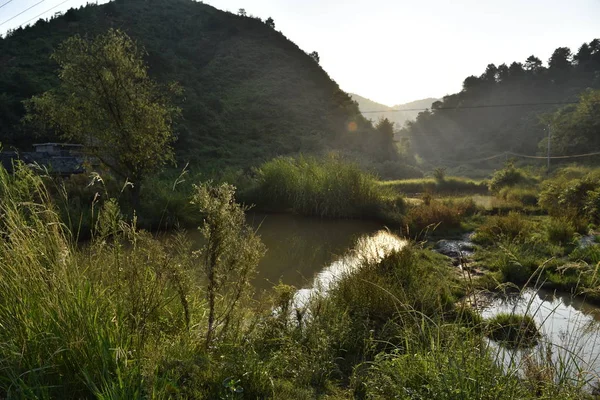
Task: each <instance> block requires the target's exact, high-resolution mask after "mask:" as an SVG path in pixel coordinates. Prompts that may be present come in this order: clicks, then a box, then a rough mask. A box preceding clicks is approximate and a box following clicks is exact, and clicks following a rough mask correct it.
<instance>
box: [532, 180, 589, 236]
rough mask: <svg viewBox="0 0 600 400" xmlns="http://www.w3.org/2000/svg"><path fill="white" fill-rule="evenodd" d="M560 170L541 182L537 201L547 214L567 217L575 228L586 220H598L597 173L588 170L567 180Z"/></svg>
mask: <svg viewBox="0 0 600 400" xmlns="http://www.w3.org/2000/svg"><path fill="white" fill-rule="evenodd" d="M567 176H568V174H567V175H565V174H561V173H560V172H559V173H558V174H557V175H556V176H555V177H553V178H552V179H549V180H548V181H546V182H544V183H543V185H542V191H541V192H540V197H539V204H540V206H542V207H543V208H544V209H545V210H547V211H548V213H549V214H550V215H554V216H561V217H566V218H569V219H570V220H571V222H572V223H573V224H574V225H575V227H576V229H577V230H578V231H582V232H583V231H585V225H586V224H587V223H597V222H598V221H600V220H599V219H598V218H599V217H598V215H599V213H598V211H599V210H600V208H599V206H600V189H598V188H599V187H600V176H599V174H597V173H595V172H589V173H587V174H586V175H584V176H583V177H581V178H579V179H568V178H567Z"/></svg>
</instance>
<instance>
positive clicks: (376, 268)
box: [0, 165, 598, 399]
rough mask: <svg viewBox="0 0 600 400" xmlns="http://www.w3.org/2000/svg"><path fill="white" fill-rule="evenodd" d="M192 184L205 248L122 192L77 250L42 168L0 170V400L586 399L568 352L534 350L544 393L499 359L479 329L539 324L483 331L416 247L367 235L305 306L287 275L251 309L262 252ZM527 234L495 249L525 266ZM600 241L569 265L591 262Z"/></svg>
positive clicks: (234, 217) (590, 280) (218, 194)
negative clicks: (563, 361) (148, 225)
mask: <svg viewBox="0 0 600 400" xmlns="http://www.w3.org/2000/svg"><path fill="white" fill-rule="evenodd" d="M193 194H194V207H196V208H198V209H199V210H200V211H201V212H202V214H203V216H204V219H205V221H204V223H203V225H202V227H201V229H202V231H203V233H204V236H205V240H204V242H203V243H201V245H202V249H201V250H200V251H197V252H195V251H193V250H192V246H191V244H190V243H189V242H188V240H187V239H186V236H185V235H184V234H182V233H178V234H174V235H172V237H171V239H169V240H156V239H155V238H153V237H152V235H150V234H148V233H146V232H143V231H140V230H139V229H138V228H137V226H136V221H135V220H133V221H132V222H128V221H127V220H126V219H124V217H123V213H122V211H121V210H120V208H119V207H118V205H117V202H116V201H115V200H113V199H106V200H105V201H103V202H102V203H98V204H96V208H95V210H94V215H96V218H95V219H94V222H93V224H92V226H93V228H92V235H91V238H90V240H89V241H88V242H86V243H85V244H78V245H76V244H75V243H74V242H73V241H72V236H73V235H72V234H71V233H70V232H68V230H67V229H66V226H65V225H64V224H62V223H61V220H60V216H59V214H58V212H57V211H56V206H55V205H54V204H53V203H52V201H51V194H50V193H49V192H48V190H47V189H46V188H45V186H44V181H43V178H42V177H40V176H37V175H36V174H35V173H34V172H33V171H32V170H30V169H28V168H25V167H23V166H20V165H18V166H17V168H16V171H15V174H13V175H10V174H8V173H7V172H6V171H5V170H4V169H2V168H0V214H1V215H2V217H3V218H1V219H0V289H1V290H0V294H1V295H0V325H1V326H2V330H0V343H1V344H2V346H0V367H1V369H2V371H3V373H2V374H1V376H0V397H2V398H64V399H78V398H99V399H105V398H127V399H141V398H181V399H184V398H210V399H213V398H214V399H219V398H299V399H311V398H317V397H329V398H349V397H352V396H354V397H357V398H393V397H398V398H407V399H410V398H452V399H463V398H485V399H487V398H495V399H512V398H523V399H529V398H531V399H534V398H536V399H539V398H548V399H550V398H565V399H568V398H573V399H576V398H583V397H584V396H585V392H584V391H583V390H584V389H582V388H583V387H584V383H585V380H586V378H585V374H581V375H577V376H575V377H574V378H573V380H569V381H568V382H565V381H564V380H557V379H555V378H556V376H558V375H559V374H566V370H567V369H569V368H573V369H575V368H578V366H577V365H576V364H577V362H576V361H574V364H572V365H571V364H570V365H564V366H563V367H562V368H565V369H564V370H562V371H561V370H559V369H557V367H556V365H554V364H553V362H552V359H551V357H549V358H548V359H545V360H542V364H540V365H539V370H545V371H551V373H549V374H547V375H548V378H547V379H546V380H544V382H543V383H544V385H543V387H541V386H540V384H539V383H540V381H539V375H535V374H531V371H530V369H528V368H529V366H528V365H525V368H524V367H523V365H517V366H512V365H511V366H504V367H502V366H500V365H499V364H498V363H497V359H496V358H495V357H496V356H497V353H495V352H494V347H490V346H488V345H487V343H488V342H487V341H486V340H485V337H484V334H486V333H487V334H489V335H491V336H492V337H494V338H496V339H499V340H506V341H509V343H523V340H524V339H523V340H522V339H521V336H525V337H527V338H533V337H535V336H536V334H535V332H534V329H533V328H532V327H531V325H530V324H529V322H528V321H527V320H526V319H523V318H520V317H519V316H506V317H503V318H501V319H498V320H493V321H488V322H487V323H486V322H482V321H481V317H480V316H479V314H477V312H476V311H473V310H466V309H464V306H460V307H457V306H456V302H457V300H458V299H459V298H462V297H463V296H464V295H465V292H466V291H467V286H468V285H469V284H467V282H466V281H465V280H464V279H462V278H460V277H459V276H458V274H456V273H455V271H453V270H452V268H451V267H450V265H449V262H448V259H447V258H446V257H444V256H442V255H439V254H437V253H434V252H432V251H429V250H424V249H423V248H421V247H419V246H418V245H415V244H410V243H406V244H405V245H404V247H401V248H399V249H397V250H395V251H389V252H387V253H386V254H378V255H377V256H374V257H364V258H361V257H360V256H359V255H360V254H362V253H361V251H360V249H361V248H360V247H359V245H360V243H363V245H364V246H365V248H363V249H362V250H364V251H367V252H369V254H370V250H371V251H372V250H373V248H370V247H369V246H368V244H370V242H362V241H360V240H359V241H358V243H357V248H356V251H355V252H352V253H351V254H350V256H356V260H357V262H358V264H356V269H355V270H354V271H352V272H351V273H347V274H343V275H342V276H341V277H340V278H339V281H338V284H337V285H334V286H333V287H331V288H330V290H329V291H328V292H327V294H326V295H317V294H315V296H313V297H312V298H311V299H310V300H309V301H308V303H307V306H306V308H303V307H302V308H298V309H296V307H297V303H295V300H296V293H297V292H296V290H295V288H293V287H291V286H287V285H284V284H279V285H277V286H276V288H275V290H274V291H273V293H272V294H271V298H270V300H271V301H268V302H264V303H263V302H262V301H261V299H259V298H254V299H253V300H252V301H251V303H249V302H247V301H244V298H247V297H248V295H249V294H250V291H248V290H247V289H248V285H247V284H248V279H249V277H250V276H251V272H252V270H253V268H254V267H255V266H256V262H257V259H258V258H259V257H260V256H261V255H262V253H263V251H264V248H263V246H262V245H261V243H260V240H259V239H258V237H257V236H256V235H255V233H254V232H253V231H251V230H250V229H249V228H248V226H247V225H246V224H245V222H244V215H243V210H244V208H243V207H241V206H239V205H238V204H236V203H235V201H234V198H233V194H234V190H233V188H232V187H231V186H230V185H227V184H220V185H211V184H206V183H205V184H201V185H198V186H196V188H195V191H194V193H193ZM536 226H537V227H538V228H539V227H540V226H541V224H538V225H536ZM531 236H532V237H530V238H528V239H527V241H526V242H523V243H521V242H519V241H518V240H516V239H515V240H513V242H508V241H506V242H501V243H499V245H500V246H503V247H504V248H505V249H506V250H507V252H510V253H513V254H514V255H515V259H517V260H519V262H520V263H521V264H522V265H524V266H527V268H529V269H530V270H531V268H533V266H532V265H534V264H537V265H540V264H539V254H540V253H544V252H545V253H548V249H549V248H548V247H546V248H545V249H543V250H542V249H541V248H539V249H538V248H536V247H535V246H537V245H539V246H541V244H543V243H545V242H546V240H545V238H544V239H539V240H537V241H536V239H535V235H531ZM511 246H512V247H511ZM594 246H596V247H597V245H594ZM594 246H590V247H594ZM596 250H597V249H596ZM596 250H590V252H589V253H585V254H584V253H575V252H573V253H572V254H571V255H570V257H571V258H577V257H580V258H583V257H588V258H586V260H589V261H590V262H592V261H593V260H594V258H593V256H594V254H595V253H594V252H595V251H596ZM527 252H529V253H527ZM534 256H535V257H537V258H535V263H534V262H533V261H531V260H533V259H534ZM353 259H354V258H353ZM198 268H203V269H204V272H205V274H204V275H205V276H203V277H199V276H198V275H200V274H198V272H199V271H198ZM548 270H549V272H548V274H546V275H544V276H543V279H547V278H548V279H552V280H553V281H552V282H556V285H557V286H558V285H559V284H560V285H563V286H561V287H565V288H574V287H575V286H574V285H577V284H580V285H582V287H583V288H584V289H585V293H587V294H588V295H592V296H593V295H594V293H596V291H597V288H598V284H597V278H596V277H597V276H598V274H597V267H596V266H591V265H584V264H577V267H576V268H575V267H572V268H571V270H568V269H567V268H558V267H555V266H550V267H549V268H548ZM211 274H212V275H213V276H212V277H211ZM204 288H206V289H204ZM211 291H213V293H214V302H213V301H211V295H210V293H211ZM579 292H583V289H582V290H580V291H579ZM579 292H577V293H579ZM247 300H250V299H248V298H247ZM211 303H213V305H211ZM213 306H214V314H213V312H211V308H213ZM211 314H213V318H211V317H210V315H211ZM211 319H212V320H213V323H212V329H211V328H210V327H211V323H210V320H211ZM536 329H537V328H536ZM524 331H525V332H526V333H527V335H525V334H524ZM211 332H212V333H211ZM205 333H208V335H209V336H210V337H209V339H208V340H207V339H206V338H205V337H203V336H204V334H205ZM207 344H209V345H208V346H207Z"/></svg>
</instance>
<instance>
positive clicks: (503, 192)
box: [498, 186, 538, 206]
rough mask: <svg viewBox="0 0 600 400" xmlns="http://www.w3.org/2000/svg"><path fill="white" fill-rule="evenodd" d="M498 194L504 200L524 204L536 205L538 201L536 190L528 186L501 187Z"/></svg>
mask: <svg viewBox="0 0 600 400" xmlns="http://www.w3.org/2000/svg"><path fill="white" fill-rule="evenodd" d="M498 194H499V196H500V198H502V199H504V200H506V201H509V202H517V203H520V204H522V205H524V206H537V203H538V192H537V190H535V189H532V188H528V187H519V186H517V187H503V188H502V189H500V191H499V193H498Z"/></svg>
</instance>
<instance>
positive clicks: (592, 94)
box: [402, 39, 600, 169]
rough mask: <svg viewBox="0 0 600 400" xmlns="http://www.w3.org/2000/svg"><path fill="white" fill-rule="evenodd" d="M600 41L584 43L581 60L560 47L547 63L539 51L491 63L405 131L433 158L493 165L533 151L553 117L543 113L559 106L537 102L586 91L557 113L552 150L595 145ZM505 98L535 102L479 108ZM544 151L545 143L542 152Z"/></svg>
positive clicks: (565, 152)
mask: <svg viewBox="0 0 600 400" xmlns="http://www.w3.org/2000/svg"><path fill="white" fill-rule="evenodd" d="M597 43H598V40H597V39H595V40H592V41H591V42H589V43H588V44H586V47H583V46H582V48H583V49H585V48H587V49H588V50H589V51H588V52H587V53H586V51H585V50H584V51H583V52H582V53H581V54H580V56H581V59H585V62H581V63H579V62H578V61H576V60H577V59H579V58H578V57H577V56H576V57H575V58H571V57H569V56H568V55H569V54H570V50H568V49H567V48H558V49H556V51H555V52H554V54H553V56H552V58H551V59H550V62H549V63H548V65H547V66H545V65H543V63H542V61H541V60H540V59H539V58H537V57H535V56H531V57H529V58H527V59H526V60H524V62H513V63H512V64H510V65H506V64H502V65H499V66H496V65H494V64H490V65H488V66H487V68H486V69H485V71H482V72H483V73H482V74H481V75H480V76H470V77H467V78H466V79H465V80H464V82H463V88H462V90H461V91H460V92H458V93H455V94H450V95H447V96H444V98H443V99H442V100H441V101H439V102H435V103H433V104H432V105H431V107H430V108H431V110H430V111H425V112H422V113H420V114H419V115H418V117H417V119H416V121H414V122H410V123H409V124H408V125H407V127H406V128H405V129H404V130H403V132H402V133H403V134H404V135H406V136H408V137H409V138H410V140H411V146H412V148H413V149H414V151H415V152H416V153H417V154H419V155H420V156H421V157H422V158H424V159H426V160H428V161H429V162H431V163H435V164H446V163H447V164H450V165H452V164H454V163H455V162H464V163H469V165H470V166H471V167H474V166H478V165H481V166H483V167H485V168H488V169H489V168H490V166H492V167H493V166H494V165H497V164H496V162H497V161H496V160H495V159H493V158H490V157H493V156H496V155H498V154H501V153H502V152H507V151H515V152H517V153H521V154H530V155H535V154H536V152H537V151H538V144H539V143H540V141H542V140H543V139H544V138H545V137H547V131H546V128H547V124H546V123H544V122H548V121H544V118H541V117H542V116H543V114H544V113H552V112H554V111H555V110H556V106H553V105H551V104H546V105H544V104H539V103H553V102H557V103H560V102H569V101H572V100H573V96H574V95H577V94H580V93H583V94H582V96H581V98H582V99H581V102H580V103H579V105H577V106H571V107H567V108H566V109H565V110H562V111H560V112H559V113H558V114H557V115H556V117H554V118H552V119H553V120H554V121H555V122H553V123H552V135H553V142H554V143H553V146H552V149H553V150H552V152H553V154H555V155H572V154H582V153H589V152H592V151H597V150H598V148H599V147H600V142H598V135H597V134H596V133H597V132H598V118H597V117H596V115H597V114H598V108H597V104H598V99H599V97H598V89H600V81H599V80H598V79H597V73H598V71H600V48H598V46H597V45H596V44H597ZM592 48H593V50H591V49H592ZM578 54H579V53H578ZM590 54H591V55H590ZM588 88H590V89H592V90H587V89H588ZM540 99H544V100H543V101H540ZM501 104H537V105H536V106H535V107H531V106H524V107H489V108H485V107H484V108H481V106H486V105H501ZM545 152H546V149H545V148H544V149H543V153H542V154H544V155H545ZM540 162H544V160H540Z"/></svg>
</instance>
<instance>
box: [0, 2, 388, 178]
mask: <svg viewBox="0 0 600 400" xmlns="http://www.w3.org/2000/svg"><path fill="white" fill-rule="evenodd" d="M275 22H276V21H275ZM109 28H119V29H121V30H123V31H125V32H126V33H127V34H129V36H131V37H132V38H133V39H134V40H136V41H137V42H138V43H140V44H141V45H143V46H144V47H145V49H146V51H147V57H146V62H147V64H148V66H149V71H150V75H151V77H153V78H154V79H156V80H157V81H159V82H161V83H168V82H172V81H176V82H179V84H180V85H181V86H182V87H183V89H184V96H183V97H182V98H181V99H179V100H178V101H179V105H180V106H181V108H182V111H183V118H182V119H181V121H179V122H178V124H177V126H176V133H177V135H178V141H177V144H176V153H177V157H178V159H179V160H181V161H191V162H192V163H193V164H196V165H199V166H202V167H214V168H221V167H223V166H228V165H236V166H238V165H239V166H245V165H253V164H256V163H258V162H261V161H262V160H265V159H269V158H272V157H274V156H277V155H282V154H294V153H298V152H303V153H315V152H321V151H324V150H330V149H339V150H343V151H347V152H350V153H358V152H360V153H361V154H360V155H361V156H364V155H365V154H366V156H367V157H371V158H376V157H377V152H378V149H377V148H376V146H375V145H373V144H372V143H373V140H371V139H372V138H371V136H372V135H373V134H377V133H376V131H375V130H374V129H373V127H372V126H371V124H370V122H369V121H368V120H366V119H365V118H363V117H362V115H361V114H360V112H359V110H358V107H357V106H356V104H355V103H354V102H353V101H352V100H351V98H350V96H349V95H347V94H346V93H345V92H343V91H341V90H340V88H339V87H338V85H337V84H336V83H335V82H334V81H333V80H332V79H331V78H330V77H329V76H328V75H327V73H326V72H325V71H324V70H323V69H322V68H321V67H320V65H319V64H318V56H316V55H313V56H309V55H308V54H307V53H306V52H305V51H303V50H302V49H300V48H299V47H298V46H297V45H295V44H294V43H292V42H291V41H290V40H288V39H287V38H286V37H285V36H284V35H283V34H282V33H281V32H278V31H277V30H276V29H275V26H274V24H273V23H272V21H271V20H269V21H265V22H263V21H261V20H260V19H258V18H256V17H248V16H246V15H245V14H244V15H235V14H232V13H228V12H223V11H220V10H218V9H216V8H214V7H211V6H209V5H206V4H203V3H201V2H195V1H192V0H116V1H113V2H110V3H107V4H104V5H96V4H91V3H88V4H87V5H86V6H85V7H81V8H79V9H70V10H69V11H67V12H66V13H65V14H64V15H60V16H58V17H56V18H53V19H51V20H49V21H45V20H41V19H40V20H39V21H37V22H36V23H35V24H34V25H33V26H30V27H27V28H18V29H16V30H14V31H10V32H8V34H7V35H6V37H5V38H0V65H1V68H0V142H2V143H3V144H4V147H5V148H8V147H11V146H16V147H18V148H22V149H25V148H27V147H29V146H31V144H32V143H33V142H35V141H42V140H57V137H56V135H52V134H50V135H46V136H44V137H38V136H35V135H34V134H35V132H32V131H31V130H30V129H31V128H28V127H26V126H23V125H22V124H21V122H20V120H21V118H22V116H23V114H24V108H23V105H22V101H23V100H25V99H28V98H30V97H31V96H32V95H35V94H39V93H42V92H44V91H46V90H48V89H50V88H52V87H54V86H55V85H56V84H57V82H58V78H57V74H56V70H57V65H56V64H54V63H53V62H52V61H51V60H50V58H49V56H50V54H51V53H52V52H53V50H54V49H55V48H56V47H57V46H58V45H59V44H60V43H61V42H62V41H64V40H65V39H67V38H68V37H70V36H72V35H75V34H79V35H82V36H84V35H86V36H88V37H91V36H94V35H96V34H99V33H104V32H106V31H107V30H108V29H109ZM310 50H312V49H310Z"/></svg>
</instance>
